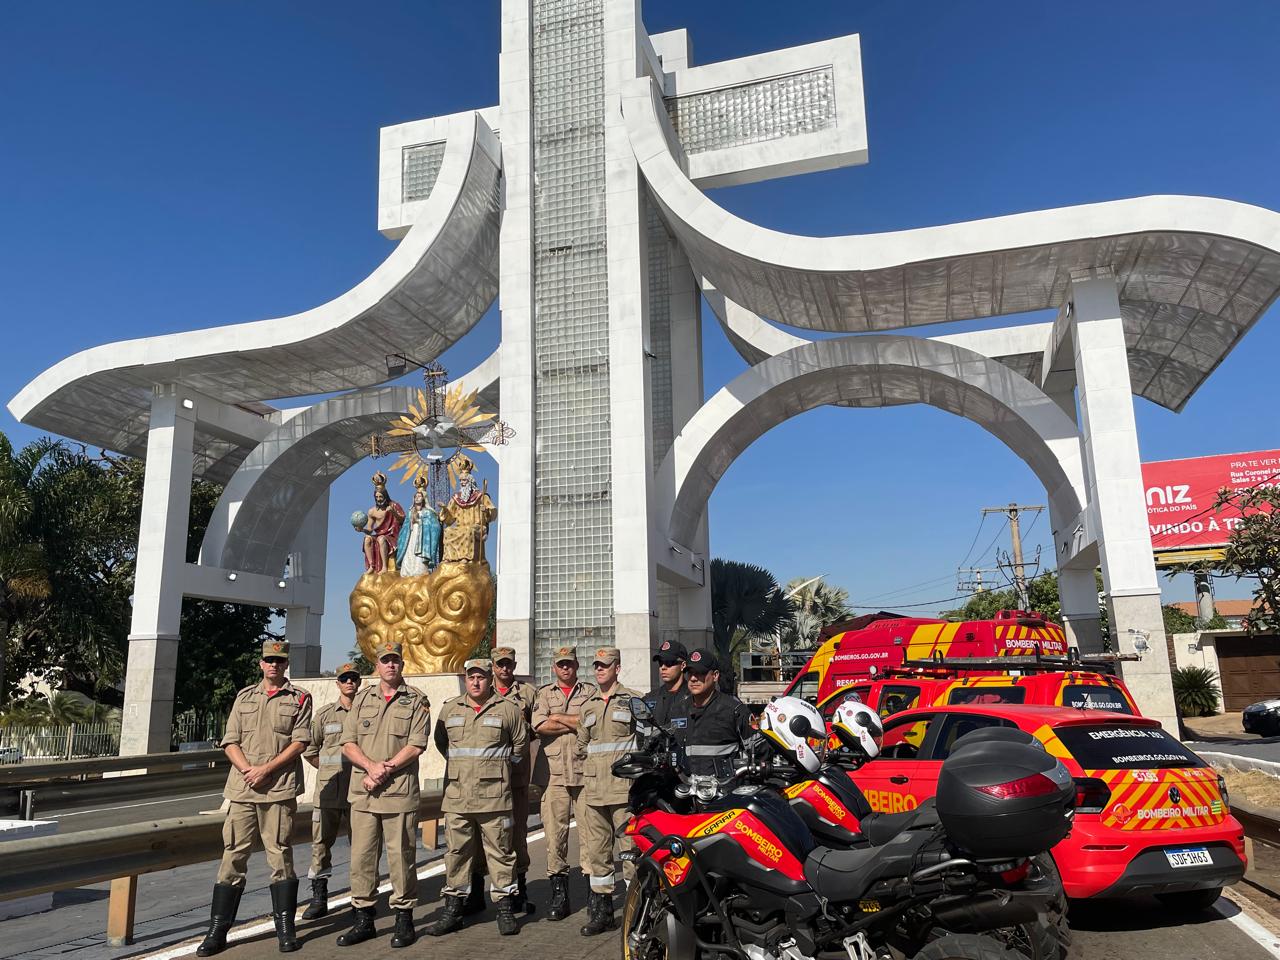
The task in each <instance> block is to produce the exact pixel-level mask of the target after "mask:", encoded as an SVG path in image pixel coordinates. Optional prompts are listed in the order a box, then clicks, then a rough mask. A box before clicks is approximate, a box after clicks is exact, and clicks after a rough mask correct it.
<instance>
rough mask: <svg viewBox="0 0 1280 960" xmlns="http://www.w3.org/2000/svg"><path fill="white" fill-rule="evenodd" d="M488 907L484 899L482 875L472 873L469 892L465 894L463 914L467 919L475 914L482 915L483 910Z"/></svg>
mask: <svg viewBox="0 0 1280 960" xmlns="http://www.w3.org/2000/svg"><path fill="white" fill-rule="evenodd" d="M486 906H488V904H487V903H486V902H485V897H484V874H483V873H473V874H472V875H471V890H470V892H469V893H468V894H467V900H466V906H465V907H464V908H463V913H465V914H466V915H467V916H468V917H469V916H471V915H472V914H475V913H484V908H485V907H486Z"/></svg>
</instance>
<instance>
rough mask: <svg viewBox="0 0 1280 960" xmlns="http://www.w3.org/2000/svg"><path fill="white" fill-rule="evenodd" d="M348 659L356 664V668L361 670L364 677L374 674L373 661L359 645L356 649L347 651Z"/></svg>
mask: <svg viewBox="0 0 1280 960" xmlns="http://www.w3.org/2000/svg"><path fill="white" fill-rule="evenodd" d="M347 659H348V660H349V661H351V662H352V663H354V664H355V665H356V669H357V670H359V671H360V675H361V676H362V677H371V676H373V671H374V664H373V661H372V660H370V659H369V658H368V657H366V656H365V655H364V651H363V650H361V649H360V648H359V647H356V648H355V649H354V650H348V651H347Z"/></svg>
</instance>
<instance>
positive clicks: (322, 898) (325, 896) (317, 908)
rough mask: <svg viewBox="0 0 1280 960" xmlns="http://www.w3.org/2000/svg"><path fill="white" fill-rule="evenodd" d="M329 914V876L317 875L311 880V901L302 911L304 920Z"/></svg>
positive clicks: (316, 918) (315, 918)
mask: <svg viewBox="0 0 1280 960" xmlns="http://www.w3.org/2000/svg"><path fill="white" fill-rule="evenodd" d="M328 915H329V878H328V877H316V878H315V879H314V880H312V881H311V902H310V903H309V904H307V909H305V910H303V911H302V919H303V920H319V919H320V918H321V917H327V916H328Z"/></svg>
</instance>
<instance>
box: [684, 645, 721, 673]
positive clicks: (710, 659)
mask: <svg viewBox="0 0 1280 960" xmlns="http://www.w3.org/2000/svg"><path fill="white" fill-rule="evenodd" d="M686 663H687V664H688V666H687V669H688V671H689V672H690V673H709V672H710V671H712V670H719V669H720V661H719V660H717V659H716V655H715V654H714V653H712V652H711V651H710V650H707V649H705V648H703V647H699V648H698V649H697V650H694V651H693V652H692V653H690V654H689V656H688V659H687V660H686Z"/></svg>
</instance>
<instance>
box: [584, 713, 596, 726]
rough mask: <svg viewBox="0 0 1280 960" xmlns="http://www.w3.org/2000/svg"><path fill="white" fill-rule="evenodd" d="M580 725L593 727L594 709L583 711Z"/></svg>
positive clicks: (594, 722)
mask: <svg viewBox="0 0 1280 960" xmlns="http://www.w3.org/2000/svg"><path fill="white" fill-rule="evenodd" d="M582 725H583V726H584V727H594V726H595V725H596V713H595V712H594V711H592V712H591V713H584V714H583V715H582Z"/></svg>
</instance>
